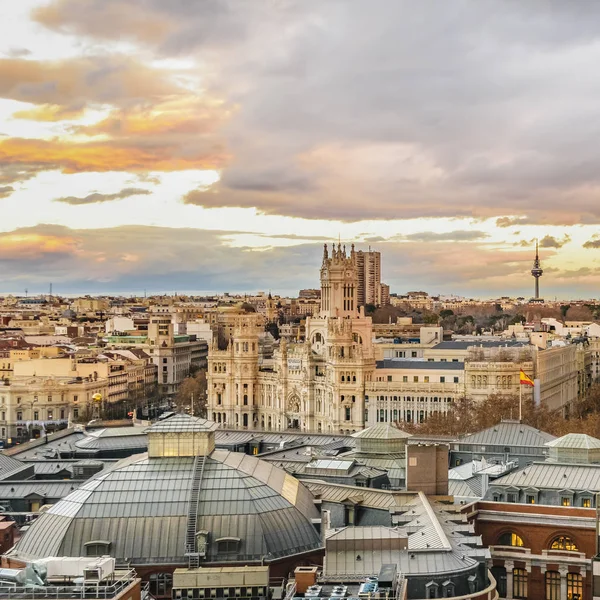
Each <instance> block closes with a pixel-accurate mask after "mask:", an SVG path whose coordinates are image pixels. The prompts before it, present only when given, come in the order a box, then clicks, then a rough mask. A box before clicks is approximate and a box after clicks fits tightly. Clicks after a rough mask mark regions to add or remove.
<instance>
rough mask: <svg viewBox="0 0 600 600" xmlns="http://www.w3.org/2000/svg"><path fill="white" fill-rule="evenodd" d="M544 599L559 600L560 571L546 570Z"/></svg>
mask: <svg viewBox="0 0 600 600" xmlns="http://www.w3.org/2000/svg"><path fill="white" fill-rule="evenodd" d="M546 600H560V573H559V572H558V571H546Z"/></svg>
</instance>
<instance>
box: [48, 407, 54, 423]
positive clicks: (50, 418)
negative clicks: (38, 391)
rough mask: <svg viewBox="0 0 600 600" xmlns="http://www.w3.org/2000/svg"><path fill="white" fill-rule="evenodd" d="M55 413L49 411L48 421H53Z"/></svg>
mask: <svg viewBox="0 0 600 600" xmlns="http://www.w3.org/2000/svg"><path fill="white" fill-rule="evenodd" d="M52 417H53V413H52V411H51V410H49V411H48V421H52Z"/></svg>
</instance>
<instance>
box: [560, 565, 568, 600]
mask: <svg viewBox="0 0 600 600" xmlns="http://www.w3.org/2000/svg"><path fill="white" fill-rule="evenodd" d="M558 572H559V573H560V597H561V598H566V597H567V573H568V572H569V567H558Z"/></svg>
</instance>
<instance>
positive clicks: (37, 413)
mask: <svg viewBox="0 0 600 600" xmlns="http://www.w3.org/2000/svg"><path fill="white" fill-rule="evenodd" d="M39 419H40V413H39V412H38V411H37V410H34V411H33V420H34V421H39Z"/></svg>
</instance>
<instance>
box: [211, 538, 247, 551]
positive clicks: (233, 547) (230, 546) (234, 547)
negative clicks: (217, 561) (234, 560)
mask: <svg viewBox="0 0 600 600" xmlns="http://www.w3.org/2000/svg"><path fill="white" fill-rule="evenodd" d="M215 542H216V543H217V554H220V555H225V554H238V553H239V551H240V542H241V540H240V538H236V537H222V538H219V539H217V540H215Z"/></svg>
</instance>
